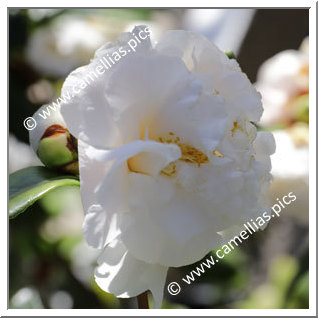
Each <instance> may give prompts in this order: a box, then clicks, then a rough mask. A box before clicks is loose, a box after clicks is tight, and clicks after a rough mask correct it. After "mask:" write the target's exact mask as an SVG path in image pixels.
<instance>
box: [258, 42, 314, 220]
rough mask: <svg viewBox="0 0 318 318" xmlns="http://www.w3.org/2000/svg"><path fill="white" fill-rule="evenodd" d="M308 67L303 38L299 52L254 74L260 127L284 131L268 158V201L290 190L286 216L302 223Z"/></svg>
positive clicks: (275, 59) (306, 173)
mask: <svg viewBox="0 0 318 318" xmlns="http://www.w3.org/2000/svg"><path fill="white" fill-rule="evenodd" d="M308 63H309V60H308V38H306V39H305V40H304V41H303V43H302V45H301V47H300V49H299V50H287V51H283V52H280V53H278V54H277V55H275V56H274V57H272V58H270V59H269V60H267V61H266V62H265V63H264V64H263V65H262V66H261V68H260V70H259V72H258V76H257V83H256V87H257V89H258V90H259V91H260V92H261V94H262V100H263V105H264V115H263V117H262V121H261V124H263V125H278V126H280V125H282V126H283V127H285V129H284V130H283V129H280V130H277V131H275V132H274V137H275V140H276V153H275V154H274V155H273V157H272V165H273V170H272V174H273V176H274V181H273V184H272V186H271V193H270V195H271V199H272V200H276V198H277V197H280V196H282V195H285V194H286V193H288V192H290V191H291V190H292V191H293V192H294V193H297V201H296V202H295V203H294V204H293V205H292V206H290V207H289V208H288V211H287V212H288V214H290V215H293V216H296V217H297V218H298V219H301V220H302V221H304V220H305V221H308V204H309V201H308V191H309V184H308V179H309V171H308V158H309V148H308V144H309V126H308V121H309V99H308V96H309V75H308V71H309V64H308ZM286 158H288V160H286Z"/></svg>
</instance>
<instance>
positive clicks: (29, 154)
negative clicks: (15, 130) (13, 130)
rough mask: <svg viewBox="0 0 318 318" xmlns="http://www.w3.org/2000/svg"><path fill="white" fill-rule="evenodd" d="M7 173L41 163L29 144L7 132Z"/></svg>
mask: <svg viewBox="0 0 318 318" xmlns="http://www.w3.org/2000/svg"><path fill="white" fill-rule="evenodd" d="M9 158H10V160H9V173H13V172H15V171H17V170H20V169H23V168H26V167H30V166H40V165H42V164H41V162H40V160H39V159H38V157H37V156H36V155H35V153H34V152H33V151H32V149H31V148H30V146H29V145H28V144H26V143H24V142H22V141H19V140H18V139H17V138H16V137H15V136H14V135H13V134H9Z"/></svg>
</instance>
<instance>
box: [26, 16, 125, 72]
mask: <svg viewBox="0 0 318 318" xmlns="http://www.w3.org/2000/svg"><path fill="white" fill-rule="evenodd" d="M115 26H116V27H115ZM124 27H125V24H124V23H120V22H117V23H115V24H114V21H113V20H111V21H107V20H105V19H104V18H101V17H98V16H82V15H75V14H74V15H62V16H61V17H58V18H56V19H55V20H54V21H53V23H52V24H50V25H48V26H46V27H42V28H39V29H37V30H36V31H35V32H34V33H33V34H32V35H31V36H30V39H29V42H28V44H27V48H26V58H27V60H28V61H29V63H31V64H32V65H33V66H34V68H35V69H36V70H38V71H39V72H42V73H44V74H47V75H51V76H56V77H63V76H66V75H67V74H68V73H69V72H70V71H71V70H73V69H74V68H76V67H78V66H80V65H83V64H86V63H88V62H89V60H90V58H91V57H92V56H93V55H94V52H95V50H96V49H97V48H98V47H100V46H101V45H102V44H103V43H105V41H112V40H114V39H115V38H116V37H117V36H118V34H120V33H121V32H122V31H123V30H124Z"/></svg>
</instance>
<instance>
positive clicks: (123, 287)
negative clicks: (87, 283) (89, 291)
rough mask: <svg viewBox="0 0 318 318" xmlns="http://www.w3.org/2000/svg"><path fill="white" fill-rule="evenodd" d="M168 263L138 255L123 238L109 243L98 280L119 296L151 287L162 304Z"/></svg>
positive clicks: (100, 263) (133, 295)
mask: <svg viewBox="0 0 318 318" xmlns="http://www.w3.org/2000/svg"><path fill="white" fill-rule="evenodd" d="M167 270H168V267H164V266H160V265H153V264H148V263H145V262H143V261H140V260H138V259H136V258H135V257H134V256H132V254H131V253H130V252H129V251H128V250H127V248H126V247H125V245H123V244H122V243H121V242H120V241H117V240H116V241H113V242H112V243H111V244H109V245H108V246H107V247H106V248H105V249H104V251H103V253H102V254H101V256H100V257H99V259H98V267H97V268H96V270H95V280H96V283H97V284H98V285H99V286H100V288H102V289H103V290H105V291H107V292H109V293H112V294H115V295H116V296H117V297H123V298H126V297H135V296H138V295H139V294H141V293H143V292H144V291H146V290H150V291H151V293H152V294H153V297H154V307H155V308H160V307H161V303H162V299H163V288H164V285H165V281H166V275H167Z"/></svg>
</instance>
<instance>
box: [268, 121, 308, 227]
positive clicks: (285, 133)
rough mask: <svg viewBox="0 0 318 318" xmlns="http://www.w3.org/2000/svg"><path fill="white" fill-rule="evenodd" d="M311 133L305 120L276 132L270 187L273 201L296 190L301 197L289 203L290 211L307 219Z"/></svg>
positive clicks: (290, 213) (302, 219) (298, 196)
mask: <svg viewBox="0 0 318 318" xmlns="http://www.w3.org/2000/svg"><path fill="white" fill-rule="evenodd" d="M307 133H308V127H307V126H306V125H305V124H302V125H300V124H299V125H297V126H296V125H294V126H293V127H291V128H289V129H286V130H277V131H274V132H273V134H274V137H275V141H276V152H275V154H274V155H273V156H272V166H273V169H272V174H273V176H274V180H273V183H272V185H271V191H270V197H271V200H272V202H274V201H275V200H276V198H279V197H282V196H284V195H286V193H288V192H290V191H293V192H294V193H296V194H297V200H296V201H295V202H294V203H293V204H292V205H290V206H289V207H288V210H287V211H286V212H287V213H288V214H289V215H292V216H294V217H296V218H297V219H299V220H301V221H303V222H305V223H307V222H308V217H309V214H308V211H309V167H308V163H309V149H308V135H307ZM300 137H302V138H300ZM306 141H307V142H306ZM286 158H287V159H286Z"/></svg>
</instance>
